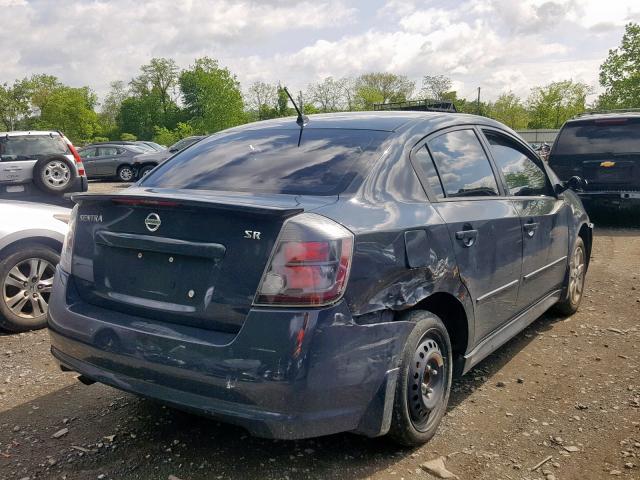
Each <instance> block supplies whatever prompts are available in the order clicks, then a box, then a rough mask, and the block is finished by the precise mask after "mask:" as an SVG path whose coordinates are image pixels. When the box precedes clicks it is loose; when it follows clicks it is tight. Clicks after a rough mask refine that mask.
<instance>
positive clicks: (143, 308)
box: [72, 188, 335, 331]
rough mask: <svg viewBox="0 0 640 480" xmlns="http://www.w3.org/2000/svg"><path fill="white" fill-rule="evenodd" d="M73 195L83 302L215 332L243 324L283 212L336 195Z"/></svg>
mask: <svg viewBox="0 0 640 480" xmlns="http://www.w3.org/2000/svg"><path fill="white" fill-rule="evenodd" d="M73 198H74V200H76V201H77V202H78V203H79V207H78V221H77V230H76V237H75V245H74V254H73V266H72V274H73V281H74V282H75V284H76V288H77V289H78V293H79V295H80V297H81V298H82V300H83V301H86V302H89V303H91V304H94V305H98V306H101V307H104V308H109V309H112V310H119V311H123V312H127V313H130V314H131V313H133V314H134V315H138V316H141V317H147V318H151V319H157V320H159V321H163V322H170V323H177V324H186V325H191V326H196V327H200V328H207V329H214V330H215V329H217V330H223V331H237V330H238V329H239V328H240V327H241V325H242V324H243V322H244V319H245V316H246V315H247V313H248V311H249V309H250V307H251V304H252V302H253V298H254V295H255V291H256V288H257V286H258V283H259V281H260V278H261V275H262V273H263V271H264V268H265V266H266V263H267V261H268V259H269V257H270V254H271V250H272V248H273V246H274V244H275V241H276V239H277V237H278V234H279V232H280V229H281V227H282V225H283V223H284V221H285V220H286V219H287V218H289V217H291V216H292V215H295V214H297V213H300V212H302V211H304V210H310V209H314V208H317V207H318V206H320V205H323V204H326V203H328V202H331V201H335V199H333V198H331V197H320V198H316V197H307V198H301V197H298V196H292V195H275V194H265V195H250V194H228V193H220V194H218V193H212V192H203V191H199V192H193V191H184V190H165V189H142V188H137V189H129V190H127V191H125V192H122V193H119V194H114V195H93V194H84V195H75V196H74V197H73Z"/></svg>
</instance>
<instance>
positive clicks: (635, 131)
mask: <svg viewBox="0 0 640 480" xmlns="http://www.w3.org/2000/svg"><path fill="white" fill-rule="evenodd" d="M637 152H640V119H635V118H611V119H603V120H592V121H589V122H579V123H568V124H567V125H565V126H564V128H563V129H562V131H561V132H560V136H559V137H558V140H557V142H556V146H555V152H554V154H557V155H582V154H599V153H637Z"/></svg>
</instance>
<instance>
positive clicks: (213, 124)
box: [179, 57, 246, 133]
mask: <svg viewBox="0 0 640 480" xmlns="http://www.w3.org/2000/svg"><path fill="white" fill-rule="evenodd" d="M179 83H180V90H181V92H182V99H183V102H184V105H185V111H186V113H187V116H188V118H189V123H190V124H191V125H192V126H193V127H194V128H195V130H196V131H198V132H199V133H212V132H217V131H219V130H223V129H225V128H229V127H232V126H234V125H238V124H240V123H243V122H244V121H245V119H246V117H245V114H244V104H243V100H242V93H241V91H240V83H239V82H238V80H237V79H236V77H235V75H233V74H232V73H231V72H230V71H229V70H228V69H226V68H221V67H219V66H218V62H217V61H216V60H214V59H212V58H208V57H203V58H198V59H196V61H195V64H194V65H192V66H191V67H190V68H189V69H187V70H184V71H183V72H182V73H181V74H180V79H179Z"/></svg>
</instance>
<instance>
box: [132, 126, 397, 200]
mask: <svg viewBox="0 0 640 480" xmlns="http://www.w3.org/2000/svg"><path fill="white" fill-rule="evenodd" d="M388 135H389V132H381V131H372V130H346V129H311V128H308V129H305V130H304V131H303V132H302V135H301V136H300V131H299V130H280V129H262V130H242V131H239V132H230V133H227V134H218V135H214V136H212V137H209V138H207V139H204V140H202V141H200V142H198V143H197V144H196V145H194V146H192V147H190V148H188V149H186V150H183V151H182V152H180V153H178V154H176V156H175V157H173V158H172V159H171V160H169V161H168V162H165V163H163V164H162V165H161V166H160V167H158V168H156V169H155V170H154V171H153V172H152V173H151V174H149V175H148V176H147V177H146V178H145V180H143V182H142V183H141V185H143V186H145V187H158V188H185V189H196V190H227V191H239V192H266V193H290V194H309V195H314V194H315V195H335V194H338V193H340V192H342V191H344V189H345V188H346V187H347V186H348V185H349V184H350V183H351V182H352V181H353V180H354V179H355V178H357V177H364V176H365V175H366V174H367V173H368V171H369V168H370V166H371V165H372V164H373V162H374V161H375V159H376V158H377V156H379V152H378V149H379V147H380V145H381V144H382V142H383V141H384V140H385V139H386V138H387V137H388ZM298 141H299V142H300V144H299V145H298Z"/></svg>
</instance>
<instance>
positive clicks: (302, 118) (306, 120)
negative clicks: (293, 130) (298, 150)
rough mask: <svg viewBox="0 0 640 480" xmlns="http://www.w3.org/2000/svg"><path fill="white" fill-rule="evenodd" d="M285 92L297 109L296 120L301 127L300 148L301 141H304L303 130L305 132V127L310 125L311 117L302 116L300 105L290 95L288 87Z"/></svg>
mask: <svg viewBox="0 0 640 480" xmlns="http://www.w3.org/2000/svg"><path fill="white" fill-rule="evenodd" d="M284 91H285V93H286V94H287V97H289V100H291V103H293V106H294V107H295V109H296V112H298V118H296V123H297V124H298V126H299V127H300V135H299V136H298V146H300V141H301V140H302V130H304V127H305V126H306V125H307V124H308V123H309V117H307V116H306V115H303V114H302V110H300V108H298V104H297V103H296V101H295V100H294V99H293V97H292V96H291V94H290V93H289V90H287V87H284Z"/></svg>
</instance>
